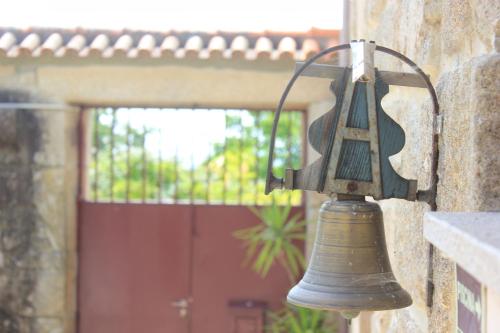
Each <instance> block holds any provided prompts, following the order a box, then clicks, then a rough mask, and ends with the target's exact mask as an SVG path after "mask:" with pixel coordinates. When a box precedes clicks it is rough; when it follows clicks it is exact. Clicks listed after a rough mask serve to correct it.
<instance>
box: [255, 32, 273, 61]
mask: <svg viewBox="0 0 500 333" xmlns="http://www.w3.org/2000/svg"><path fill="white" fill-rule="evenodd" d="M254 52H255V57H256V58H257V59H269V58H271V54H272V52H273V42H272V41H271V40H270V39H269V38H267V37H259V39H257V42H256V43H255V49H254Z"/></svg>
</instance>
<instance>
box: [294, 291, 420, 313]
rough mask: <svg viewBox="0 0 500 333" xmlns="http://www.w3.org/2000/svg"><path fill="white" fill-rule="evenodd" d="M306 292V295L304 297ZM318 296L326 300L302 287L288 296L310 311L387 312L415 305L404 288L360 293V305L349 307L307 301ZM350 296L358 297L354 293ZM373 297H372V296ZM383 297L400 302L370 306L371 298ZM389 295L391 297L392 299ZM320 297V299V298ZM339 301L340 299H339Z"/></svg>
mask: <svg viewBox="0 0 500 333" xmlns="http://www.w3.org/2000/svg"><path fill="white" fill-rule="evenodd" d="M304 291H305V295H304ZM294 293H302V295H301V296H300V297H293V294H294ZM314 294H316V298H317V299H318V298H323V299H325V295H326V294H325V293H319V292H315V291H311V290H304V289H303V288H301V287H300V286H295V287H294V288H292V290H290V292H289V293H288V295H287V299H286V300H287V302H288V303H290V304H292V305H295V306H300V307H306V308H310V309H318V310H328V311H352V310H356V311H385V310H395V309H402V308H406V307H408V306H410V305H412V304H413V299H412V297H411V296H410V294H409V293H408V292H407V291H406V290H404V289H403V288H400V289H399V290H397V291H393V292H389V293H379V294H375V293H359V294H357V297H356V302H357V303H358V305H348V304H342V301H338V303H337V304H333V303H334V302H331V303H330V304H328V303H326V302H324V303H322V304H318V303H313V302H308V301H307V298H308V297H307V296H306V295H308V296H310V297H311V298H312V296H313V295H314ZM328 295H329V298H330V299H331V300H334V299H335V295H337V296H339V295H341V294H334V293H330V294H328ZM350 295H356V294H354V293H352V294H350ZM370 295H371V296H370ZM380 295H383V296H384V297H386V298H387V299H399V302H391V303H387V304H369V302H370V298H372V300H371V301H373V299H374V298H376V297H378V296H380ZM388 295H391V296H390V297H389V296H388ZM318 296H319V297H318ZM337 299H338V298H337Z"/></svg>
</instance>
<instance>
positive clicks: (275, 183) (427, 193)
mask: <svg viewBox="0 0 500 333" xmlns="http://www.w3.org/2000/svg"><path fill="white" fill-rule="evenodd" d="M350 48H351V45H350V44H341V45H337V46H333V47H330V48H327V49H325V50H323V51H321V52H319V53H318V54H316V55H315V56H313V57H312V58H310V59H309V60H307V61H306V62H305V63H304V64H303V65H302V66H301V67H300V68H299V69H298V70H297V71H296V72H295V73H294V74H293V76H292V78H291V79H290V81H289V82H288V84H287V85H286V88H285V90H284V91H283V94H282V95H281V99H280V102H279V104H278V107H277V109H276V113H275V115H274V122H273V127H272V130H271V143H270V146H269V156H268V165H267V175H266V188H265V194H269V193H270V192H271V191H272V190H274V189H281V188H283V182H284V180H283V178H277V177H275V176H274V174H273V157H274V145H275V141H276V132H277V129H278V123H279V118H280V114H281V111H282V110H283V106H284V104H285V101H286V99H287V97H288V94H289V93H290V90H291V89H292V87H293V85H294V84H295V82H296V81H297V79H298V78H299V76H300V75H301V74H302V73H303V72H304V70H305V69H306V68H307V67H309V66H310V65H312V64H313V63H314V62H316V60H318V59H319V58H321V57H324V56H325V55H327V54H330V53H334V52H338V51H341V50H346V49H350ZM375 50H376V51H379V52H383V53H386V54H389V55H392V56H394V57H396V58H398V59H399V60H401V61H403V62H404V63H406V64H407V65H409V66H410V67H411V68H412V69H413V70H414V71H415V72H416V73H417V74H419V75H420V77H421V78H422V79H423V80H424V82H425V85H426V87H427V90H428V91H429V94H430V95H431V98H432V104H433V114H434V116H435V117H437V116H438V115H439V103H438V99H437V95H436V91H435V90H434V87H433V86H432V83H431V81H430V79H429V77H428V76H427V75H426V74H425V73H424V71H423V70H422V69H420V67H418V66H417V64H415V63H414V62H413V61H412V60H410V59H409V58H408V57H406V56H404V55H403V54H401V53H399V52H397V51H394V50H392V49H389V48H387V47H383V46H379V45H376V47H375ZM437 140H438V134H436V133H434V135H433V138H432V161H433V162H432V166H431V174H432V175H431V185H430V187H429V189H427V190H424V191H418V192H417V200H419V201H425V202H427V203H429V205H431V207H432V208H433V209H435V205H436V203H435V196H436V190H437V180H438V179H437V162H438V161H437V160H438V143H437Z"/></svg>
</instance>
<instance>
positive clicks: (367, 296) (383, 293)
mask: <svg viewBox="0 0 500 333" xmlns="http://www.w3.org/2000/svg"><path fill="white" fill-rule="evenodd" d="M287 300H288V302H290V303H292V304H295V305H298V306H304V307H309V308H317V309H323V310H336V311H342V313H343V314H344V315H346V316H353V315H356V313H357V312H359V311H362V310H370V311H376V310H388V309H397V308H402V307H406V306H409V305H411V303H412V300H411V297H410V295H409V294H408V293H407V292H406V291H405V290H404V289H403V288H402V287H401V286H400V285H399V283H398V282H397V281H396V278H395V277H394V274H393V273H392V269H391V264H390V262H389V256H388V254H387V249H386V242H385V235H384V224H383V221H382V211H381V210H380V207H379V205H378V204H376V203H374V202H366V201H364V199H360V200H352V199H351V200H343V201H338V200H331V201H327V202H325V203H324V204H323V206H322V207H321V209H320V212H319V223H318V227H317V236H316V241H315V243H314V247H313V251H312V255H311V258H310V261H309V266H308V268H307V271H306V273H305V274H304V277H303V278H302V280H301V281H300V282H299V283H298V284H297V285H296V286H295V287H294V288H293V289H292V290H291V291H290V292H289V294H288V298H287Z"/></svg>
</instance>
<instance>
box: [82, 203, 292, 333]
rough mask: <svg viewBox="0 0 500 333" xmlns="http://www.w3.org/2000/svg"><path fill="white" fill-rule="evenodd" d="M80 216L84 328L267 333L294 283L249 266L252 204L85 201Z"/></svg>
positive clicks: (96, 331) (87, 331)
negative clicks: (245, 235) (246, 240)
mask: <svg viewBox="0 0 500 333" xmlns="http://www.w3.org/2000/svg"><path fill="white" fill-rule="evenodd" d="M300 209H301V208H294V209H293V210H294V211H295V212H297V210H300ZM79 222H80V234H79V242H80V243H79V247H80V257H79V272H80V273H79V274H80V275H79V277H80V281H79V332H80V333H104V332H105V333H142V332H144V333H156V332H163V333H164V332H168V333H224V332H228V333H229V332H231V333H233V332H234V333H250V332H253V333H260V332H262V329H263V324H264V310H265V309H266V308H268V309H278V308H280V307H281V306H282V305H283V301H284V299H285V295H286V293H287V291H288V289H289V281H288V278H287V276H286V273H285V271H284V270H283V269H282V268H281V267H279V266H276V267H273V268H272V269H271V271H270V273H269V276H268V277H267V278H266V279H264V280H263V279H261V278H260V277H259V276H258V275H257V274H256V273H254V272H252V271H251V270H250V269H249V268H248V267H242V262H243V260H244V257H245V253H244V249H243V248H242V244H241V241H238V240H236V239H235V238H234V237H233V235H232V233H233V232H234V231H235V230H237V229H241V228H245V227H249V226H252V225H255V224H256V223H258V221H257V218H256V217H255V216H254V215H253V214H252V213H251V212H250V211H249V210H248V209H247V208H246V207H243V206H222V205H177V204H175V205H174V204H172V205H166V204H132V203H120V204H118V203H91V202H82V203H81V204H80V221H79Z"/></svg>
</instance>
